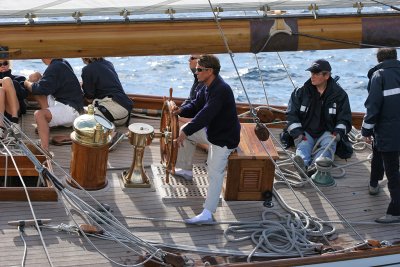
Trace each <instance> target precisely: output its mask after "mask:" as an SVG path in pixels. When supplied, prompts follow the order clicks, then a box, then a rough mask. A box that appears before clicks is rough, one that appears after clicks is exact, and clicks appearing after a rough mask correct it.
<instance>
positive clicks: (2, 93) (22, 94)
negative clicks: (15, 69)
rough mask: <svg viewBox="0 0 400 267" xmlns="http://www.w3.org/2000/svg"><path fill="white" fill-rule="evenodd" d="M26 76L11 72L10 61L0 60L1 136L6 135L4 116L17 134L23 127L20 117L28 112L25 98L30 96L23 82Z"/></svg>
mask: <svg viewBox="0 0 400 267" xmlns="http://www.w3.org/2000/svg"><path fill="white" fill-rule="evenodd" d="M25 80H26V78H25V77H24V76H16V75H13V74H12V73H11V68H10V61H9V60H0V87H2V89H1V90H0V113H1V115H0V116H1V118H0V138H3V137H4V134H5V132H6V130H5V129H6V128H5V127H4V118H3V116H4V117H6V118H7V119H8V120H9V121H10V123H11V125H10V126H11V128H12V130H13V131H14V134H15V135H19V134H20V131H21V128H20V126H19V124H18V117H19V115H21V114H24V113H25V112H26V105H25V102H24V99H25V98H26V97H27V96H28V91H26V90H25V88H24V86H23V84H24V81H25Z"/></svg>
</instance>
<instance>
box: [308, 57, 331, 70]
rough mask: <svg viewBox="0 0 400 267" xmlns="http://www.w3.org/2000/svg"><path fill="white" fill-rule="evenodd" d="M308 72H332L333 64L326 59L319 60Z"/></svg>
mask: <svg viewBox="0 0 400 267" xmlns="http://www.w3.org/2000/svg"><path fill="white" fill-rule="evenodd" d="M306 70H308V71H311V72H315V73H318V72H321V71H331V70H332V68H331V64H329V62H328V61H326V60H325V59H318V60H316V61H314V62H313V63H312V64H311V66H310V67H309V68H308V69H306Z"/></svg>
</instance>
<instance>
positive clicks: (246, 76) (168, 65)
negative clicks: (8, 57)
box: [12, 49, 377, 112]
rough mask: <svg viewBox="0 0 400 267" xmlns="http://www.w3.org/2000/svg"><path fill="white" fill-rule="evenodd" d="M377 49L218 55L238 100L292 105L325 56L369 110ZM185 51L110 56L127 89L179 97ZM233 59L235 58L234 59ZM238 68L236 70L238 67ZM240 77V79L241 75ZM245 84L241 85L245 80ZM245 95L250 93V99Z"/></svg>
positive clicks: (23, 71)
mask: <svg viewBox="0 0 400 267" xmlns="http://www.w3.org/2000/svg"><path fill="white" fill-rule="evenodd" d="M375 54H376V49H350V50H349V49H346V50H319V51H296V52H280V53H279V54H278V53H272V52H271V53H259V54H257V57H256V56H255V55H254V54H250V53H240V54H234V55H233V61H232V59H231V57H230V56H229V55H228V54H219V55H217V56H218V57H219V59H220V61H221V73H220V74H221V76H222V77H223V78H224V80H225V81H226V82H227V83H228V84H229V85H230V86H231V87H232V89H233V91H234V94H235V97H236V101H237V102H248V101H250V102H251V103H269V104H273V105H287V103H288V100H289V97H290V94H291V92H292V91H293V89H294V88H295V87H300V86H302V85H303V84H304V82H305V81H306V80H307V79H308V78H309V76H310V73H309V72H308V71H305V69H307V68H308V67H309V65H311V63H312V62H313V61H314V60H316V59H319V58H325V59H326V60H328V61H329V62H330V63H331V65H332V75H333V76H339V77H340V79H339V83H340V85H341V86H342V87H343V88H344V89H345V90H346V91H347V93H348V95H349V98H350V104H351V108H352V111H361V112H363V111H364V101H365V98H366V96H367V84H368V79H367V72H368V70H369V69H370V68H371V67H373V66H374V65H376V64H377V62H376V56H375ZM188 57H189V56H188V55H185V56H143V57H109V58H107V59H108V60H110V61H111V62H112V63H113V64H114V66H115V68H116V70H117V72H118V75H119V78H120V80H121V82H122V84H123V86H124V89H125V91H126V92H127V93H135V94H146V95H161V96H168V95H169V88H171V87H172V88H173V90H174V93H173V95H174V96H176V97H187V95H188V94H189V90H190V88H191V85H192V83H193V75H192V73H191V71H190V70H189V67H188ZM67 60H68V61H69V62H70V63H71V65H72V66H73V68H74V71H75V73H76V75H77V77H78V78H79V79H81V69H82V67H83V66H84V64H83V62H82V60H81V59H80V58H71V59H67ZM233 62H234V63H233ZM12 64H13V65H12V69H13V73H14V74H19V75H24V76H28V75H29V74H30V73H32V72H33V71H40V72H43V71H44V70H45V68H46V66H45V65H44V64H43V63H42V61H41V60H14V61H13V63H12ZM235 66H236V68H237V71H236V68H235ZM239 77H240V79H239ZM240 80H242V83H243V86H242V83H241V81H240ZM246 95H247V96H248V97H249V100H248V99H247V97H246Z"/></svg>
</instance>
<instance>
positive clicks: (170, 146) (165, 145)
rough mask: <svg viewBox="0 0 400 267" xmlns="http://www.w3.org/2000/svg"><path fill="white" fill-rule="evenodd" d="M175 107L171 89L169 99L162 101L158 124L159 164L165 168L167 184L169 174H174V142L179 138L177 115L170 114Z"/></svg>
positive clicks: (175, 156)
mask: <svg viewBox="0 0 400 267" xmlns="http://www.w3.org/2000/svg"><path fill="white" fill-rule="evenodd" d="M175 107H176V104H175V102H174V101H172V88H171V89H170V92H169V99H168V100H167V99H165V100H164V105H163V108H162V111H161V122H160V132H161V136H160V152H161V164H162V165H163V167H164V168H165V173H166V182H167V183H168V182H169V174H170V173H172V174H174V173H175V165H176V159H177V157H178V144H177V143H176V142H175V141H174V140H176V138H178V136H179V120H178V115H173V114H172V111H173V110H174V108H175Z"/></svg>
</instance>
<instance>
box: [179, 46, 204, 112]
mask: <svg viewBox="0 0 400 267" xmlns="http://www.w3.org/2000/svg"><path fill="white" fill-rule="evenodd" d="M199 57H200V55H198V54H192V55H190V57H189V68H190V70H191V71H192V72H193V77H194V80H193V84H192V88H190V92H189V96H188V97H187V98H186V99H185V101H183V103H182V105H181V106H184V105H186V104H188V103H189V102H190V101H192V100H195V99H196V94H197V92H198V91H200V89H201V87H203V84H202V83H200V82H199V80H198V79H197V74H196V65H197V60H198V59H199Z"/></svg>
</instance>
